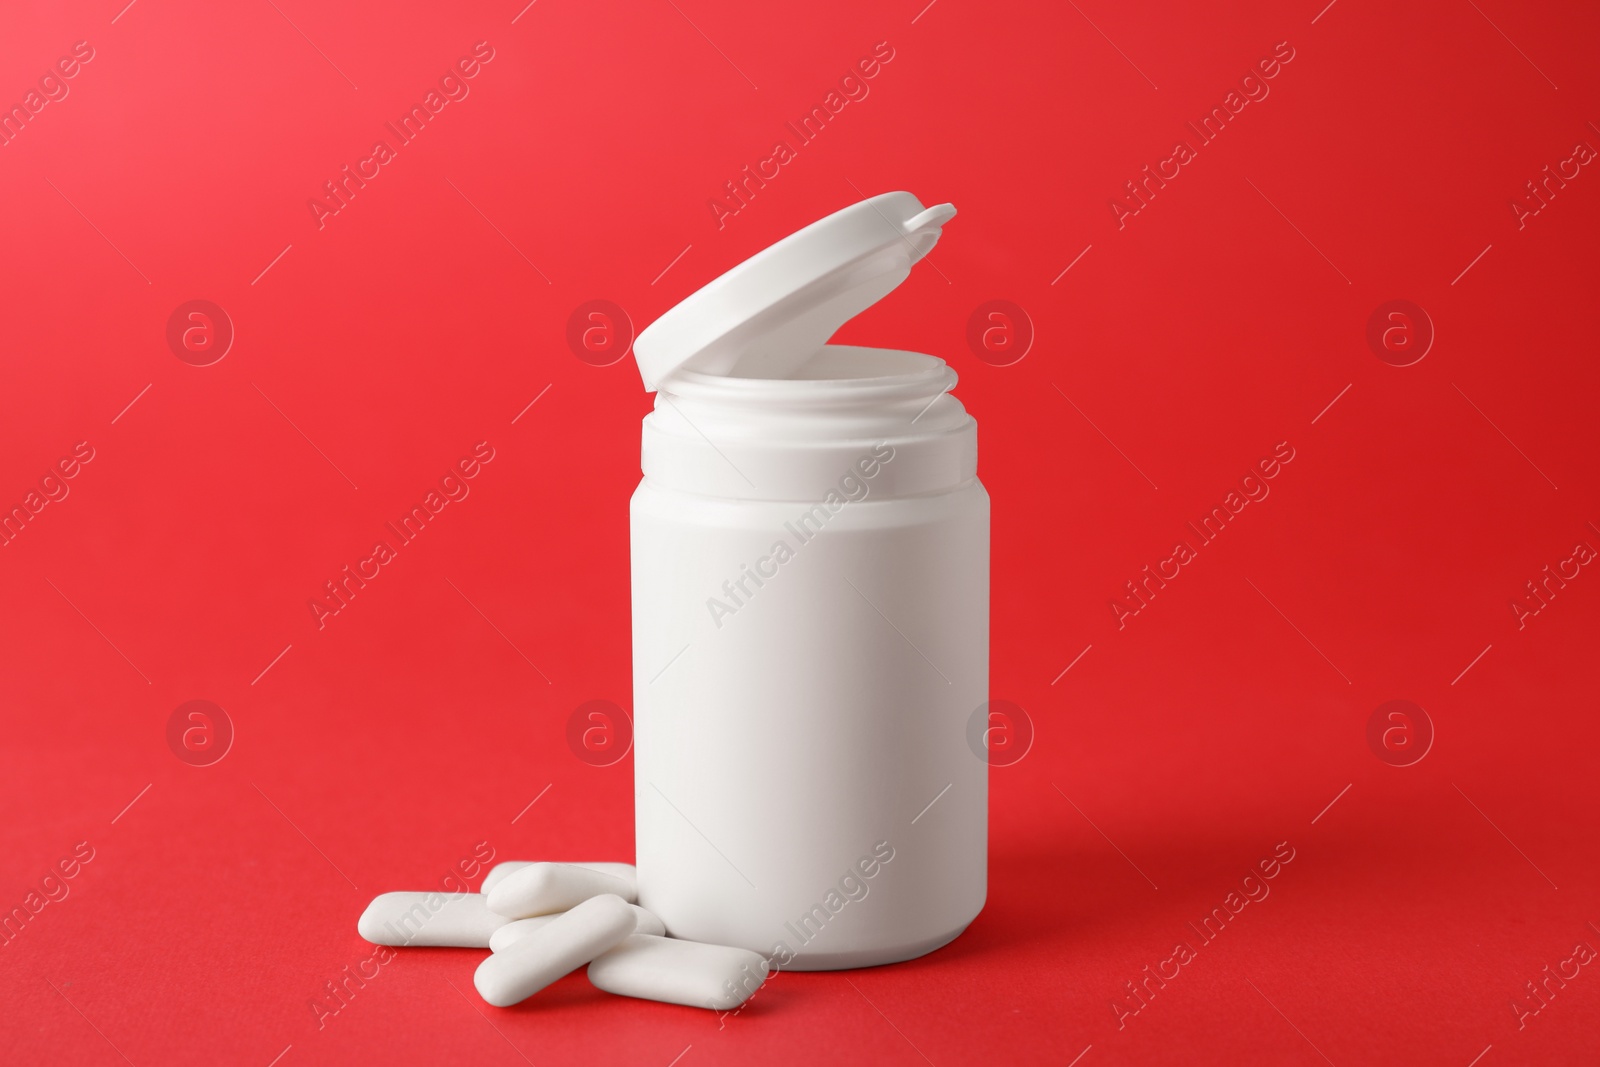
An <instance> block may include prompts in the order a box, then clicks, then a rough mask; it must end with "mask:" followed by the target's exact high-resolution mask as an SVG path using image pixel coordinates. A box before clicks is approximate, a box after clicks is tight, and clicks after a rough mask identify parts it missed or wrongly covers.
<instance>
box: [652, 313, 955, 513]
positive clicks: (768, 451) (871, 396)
mask: <svg viewBox="0 0 1600 1067" xmlns="http://www.w3.org/2000/svg"><path fill="white" fill-rule="evenodd" d="M955 383H956V375H955V372H954V371H952V370H951V369H950V368H949V367H948V366H947V365H946V364H945V363H944V361H943V360H940V359H936V358H934V357H933V356H927V355H923V354H921V353H917V352H901V351H895V350H890V349H873V348H856V347H848V346H840V345H829V346H825V347H824V348H823V349H822V350H821V351H820V352H819V353H818V354H817V356H815V357H813V359H812V360H811V361H810V362H808V363H807V364H805V365H804V366H802V367H801V368H800V369H799V370H798V371H796V372H795V374H794V376H792V377H788V378H735V377H727V376H718V375H708V374H699V373H695V372H689V371H680V372H678V373H677V374H675V375H673V376H672V377H671V378H669V379H668V380H666V381H664V382H662V383H661V386H660V389H659V391H658V393H657V397H656V406H655V410H654V411H653V412H651V414H650V415H649V416H647V417H646V418H645V422H644V452H643V468H644V474H645V478H646V480H647V481H650V482H652V483H653V484H657V485H659V486H661V487H663V488H669V489H678V490H682V491H685V492H691V493H698V494H702V495H706V496H715V497H725V498H733V499H753V500H814V499H820V498H821V497H822V496H824V495H825V494H826V493H828V492H829V491H830V490H832V489H833V488H834V487H836V486H837V485H838V483H839V482H840V480H841V478H842V477H845V476H847V475H849V473H850V472H851V471H856V472H857V473H858V474H859V473H860V472H861V471H863V470H872V471H873V472H874V473H873V475H872V489H873V493H874V495H875V496H876V497H880V498H881V497H895V496H918V495H925V494H928V493H935V492H945V491H948V490H950V489H954V488H956V487H958V486H960V485H963V484H965V483H966V482H968V481H971V480H972V478H974V477H975V476H976V470H977V444H976V423H974V421H973V420H972V418H971V417H970V416H969V415H968V414H967V413H966V409H965V408H963V407H962V405H961V402H960V401H959V400H957V399H956V398H955V397H953V396H951V395H950V389H951V388H953V387H954V385H955ZM885 456H888V457H890V458H887V459H886V458H885Z"/></svg>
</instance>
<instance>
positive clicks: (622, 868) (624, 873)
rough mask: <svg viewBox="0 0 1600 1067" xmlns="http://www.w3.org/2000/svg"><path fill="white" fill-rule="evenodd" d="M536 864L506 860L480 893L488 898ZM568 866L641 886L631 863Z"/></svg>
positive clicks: (491, 872) (486, 877)
mask: <svg viewBox="0 0 1600 1067" xmlns="http://www.w3.org/2000/svg"><path fill="white" fill-rule="evenodd" d="M534 862H535V861H533V860H506V861H505V862H504V863H497V864H495V865H494V866H493V867H491V868H489V873H488V874H486V875H484V876H483V885H481V886H479V887H478V892H480V893H482V894H484V895H485V896H487V895H488V894H489V893H491V892H492V891H493V890H494V887H495V886H497V885H499V884H500V883H501V882H503V881H505V880H506V878H508V877H509V876H510V875H512V874H515V873H516V872H517V871H520V870H522V868H524V867H532V866H533V864H534ZM567 866H569V867H587V868H589V869H590V870H591V871H599V872H600V873H601V874H610V875H615V876H616V877H618V878H621V879H623V880H624V881H626V882H628V883H629V884H631V885H634V886H637V885H638V884H639V871H638V868H636V867H634V865H633V864H631V863H576V862H571V863H568V864H567Z"/></svg>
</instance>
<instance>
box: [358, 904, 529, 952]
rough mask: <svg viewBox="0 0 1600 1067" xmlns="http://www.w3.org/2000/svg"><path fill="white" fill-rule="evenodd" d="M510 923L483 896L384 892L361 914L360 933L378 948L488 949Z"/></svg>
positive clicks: (359, 921)
mask: <svg viewBox="0 0 1600 1067" xmlns="http://www.w3.org/2000/svg"><path fill="white" fill-rule="evenodd" d="M510 921H511V920H509V919H507V918H506V917H505V916H504V915H497V914H495V913H494V912H492V911H490V910H489V909H488V907H487V905H486V898H485V897H484V895H483V894H482V893H383V894H380V895H379V896H377V897H374V898H373V900H372V903H371V904H368V905H367V910H366V911H364V912H362V913H361V918H360V919H359V920H358V921H357V922H356V932H357V933H359V934H360V935H361V936H362V937H364V938H366V939H367V940H368V941H371V942H372V943H373V944H374V945H410V946H413V947H419V946H420V947H431V948H487V947H488V945H489V938H490V935H491V934H493V933H494V932H495V931H496V930H498V929H500V928H501V927H502V926H505V925H506V924H507V923H508V922H510Z"/></svg>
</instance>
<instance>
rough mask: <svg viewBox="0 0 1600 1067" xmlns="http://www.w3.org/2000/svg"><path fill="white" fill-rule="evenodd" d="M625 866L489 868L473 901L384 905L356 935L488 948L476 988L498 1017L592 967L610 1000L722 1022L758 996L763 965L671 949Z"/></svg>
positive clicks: (712, 950)
mask: <svg viewBox="0 0 1600 1067" xmlns="http://www.w3.org/2000/svg"><path fill="white" fill-rule="evenodd" d="M637 898H638V889H637V875H636V872H635V871H634V868H633V865H632V864H629V863H528V862H520V861H511V862H507V863H501V864H498V865H497V866H495V868H494V869H493V870H491V871H490V872H489V873H488V875H487V876H485V878H484V880H483V889H482V892H479V893H384V894H383V895H381V896H379V897H377V898H376V899H374V900H373V902H372V903H371V904H368V905H367V910H366V911H364V912H362V913H361V920H360V922H359V923H357V926H356V929H357V930H358V931H359V932H360V934H361V936H362V937H364V938H366V939H367V940H368V941H371V942H372V943H373V944H375V945H393V946H396V947H400V946H412V947H418V946H430V947H449V948H487V949H489V950H490V951H491V953H492V955H490V956H489V958H488V959H486V960H484V961H483V962H482V963H481V964H479V965H478V970H477V972H476V973H474V974H473V976H472V984H473V985H474V986H476V987H477V990H478V994H479V995H480V996H481V997H483V999H484V1000H486V1001H488V1002H489V1003H490V1004H493V1005H494V1006H495V1007H498V1008H505V1007H510V1006H511V1005H512V1004H517V1003H520V1002H521V1001H524V1000H526V999H528V998H529V997H531V996H533V995H534V994H535V993H537V992H539V990H541V989H543V988H544V987H545V986H547V985H549V984H550V983H551V982H554V981H555V980H556V979H558V978H560V977H562V976H563V975H565V974H568V973H570V972H572V971H575V970H577V969H578V968H579V967H582V966H583V965H584V964H586V963H587V964H588V965H589V981H590V982H591V983H592V984H593V985H594V986H595V987H596V988H597V989H603V990H605V991H606V992H607V993H616V994H618V995H619V996H624V997H641V998H643V999H645V1000H660V1001H664V1002H666V1003H668V1004H686V1005H688V1006H689V1007H691V1008H710V1009H712V1010H713V1011H729V1010H732V1009H733V1008H736V1007H738V1006H739V1005H740V1004H742V1003H744V1001H745V1000H747V999H748V998H749V997H750V995H751V994H753V993H754V992H755V991H756V990H757V989H759V988H761V983H762V982H763V981H765V980H766V977H767V961H766V960H764V959H763V958H762V957H761V956H760V954H759V953H755V952H751V951H749V950H748V949H742V948H729V947H727V946H725V945H705V944H701V943H700V942H698V941H680V940H677V939H676V938H671V937H667V936H666V933H667V930H666V927H665V926H664V925H662V922H661V920H660V919H658V918H656V917H655V916H654V915H652V914H651V913H650V912H648V911H646V910H645V909H643V908H641V907H639V906H638V905H637V904H635V903H634V901H635V900H636V899H637Z"/></svg>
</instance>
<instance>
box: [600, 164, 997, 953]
mask: <svg viewBox="0 0 1600 1067" xmlns="http://www.w3.org/2000/svg"><path fill="white" fill-rule="evenodd" d="M953 214H954V209H953V208H950V207H949V205H941V206H940V207H935V208H931V209H924V208H923V207H922V205H921V204H920V203H919V202H918V201H917V200H916V198H915V197H913V196H911V194H909V193H890V194H886V195H884V196H879V197H875V198H873V199H871V200H867V201H863V202H862V203H859V204H856V205H853V206H851V207H849V208H846V209H844V210H843V211H840V212H838V213H836V214H834V215H831V216H829V217H828V218H826V219H823V220H822V221H820V222H818V223H815V224H813V225H812V226H809V227H807V228H806V229H804V230H801V231H800V232H799V233H796V234H794V235H792V236H790V237H789V238H786V239H785V240H784V241H782V242H780V243H778V244H777V245H774V246H772V247H771V248H769V249H767V250H766V251H764V252H762V253H761V254H760V255H758V256H756V257H754V258H752V259H751V260H749V261H747V262H746V263H744V264H741V265H740V266H739V267H737V268H735V269H734V270H733V271H731V272H729V273H728V274H726V275H724V276H723V277H722V278H719V279H717V280H716V281H715V282H712V283H711V284H710V285H708V286H706V287H705V288H704V289H702V290H700V291H699V292H698V293H696V294H694V295H693V296H691V297H689V298H688V299H687V300H685V301H684V302H683V303H681V304H679V305H678V306H677V307H675V308H674V309H672V310H671V311H669V312H668V313H667V314H666V315H664V316H662V318H661V319H659V320H657V322H656V323H655V324H653V325H652V326H651V327H650V328H649V329H647V330H646V331H644V332H643V333H641V334H640V336H639V338H638V340H637V342H636V343H635V354H636V357H637V359H638V361H639V366H640V370H641V373H642V374H643V377H644V379H645V384H646V386H647V387H648V388H653V389H655V390H656V391H657V399H656V406H655V410H654V411H653V412H652V413H651V414H650V415H649V416H648V417H647V418H646V419H645V422H644V439H643V464H642V465H643V470H644V479H643V481H642V482H641V484H640V486H639V489H638V491H637V492H636V493H635V494H634V497H633V502H632V566H633V656H634V738H635V740H634V746H635V747H634V752H635V769H636V782H635V786H636V797H635V805H636V833H637V838H638V841H637V845H638V847H637V863H638V870H639V902H640V904H641V905H643V906H644V907H646V908H648V909H649V910H650V911H652V912H654V913H655V914H656V915H659V916H660V917H661V919H662V921H663V922H664V923H665V924H666V926H667V929H668V931H669V932H670V933H671V934H673V935H674V936H677V937H683V938H688V939H691V940H696V941H708V942H713V943H717V944H726V945H737V946H740V947H743V948H749V949H752V950H754V951H757V952H760V953H762V954H763V955H765V956H767V957H768V958H769V960H770V962H771V963H772V965H773V966H776V967H785V968H793V969H801V970H822V969H832V968H842V967H861V966H870V965H874V964H882V963H891V962H895V961H897V960H904V959H910V958H912V957H914V956H919V955H922V954H923V953H926V952H930V951H932V950H933V949H935V948H938V947H939V946H941V945H943V944H946V943H947V942H949V941H950V940H951V939H953V938H954V937H956V936H957V935H958V934H960V933H961V931H962V930H964V929H965V928H966V926H967V924H968V923H970V922H971V921H972V919H973V918H974V917H975V916H976V915H977V913H978V911H979V909H980V908H982V906H983V901H984V895H985V890H986V881H987V879H986V849H987V815H988V802H987V792H988V773H987V772H988V767H987V763H986V762H985V760H984V759H983V758H982V756H981V752H975V751H974V750H973V748H972V747H971V745H970V744H969V740H968V736H969V730H968V727H969V723H970V722H971V721H972V717H973V716H974V714H975V713H979V710H978V709H980V707H981V706H983V705H984V704H985V702H986V701H987V699H988V696H987V693H988V656H989V648H988V633H989V615H988V607H989V498H988V494H987V493H986V492H985V491H984V488H983V486H982V485H981V484H980V483H979V482H978V479H977V428H976V424H975V422H974V421H973V419H972V418H971V417H970V416H969V415H968V414H967V413H966V411H965V409H963V407H962V406H961V404H960V402H959V401H957V400H956V399H955V398H954V397H953V396H951V395H950V394H949V390H950V389H951V388H952V387H953V386H954V385H955V380H956V376H955V373H954V372H953V371H951V370H950V369H949V368H948V367H947V366H945V364H944V363H943V361H941V360H938V359H935V358H934V357H932V356H927V355H922V354H920V353H915V352H902V351H894V350H887V349H870V348H855V347H844V346H831V345H826V344H825V342H826V340H827V338H828V337H830V336H831V335H832V334H833V332H834V331H835V330H836V329H837V328H838V326H839V325H840V324H842V323H843V322H844V321H845V320H846V319H848V318H849V317H851V316H852V315H854V314H856V313H857V312H859V311H860V310H862V309H863V308H864V307H866V306H867V305H869V304H871V303H872V302H874V301H875V300H877V299H878V298H879V297H881V296H882V295H884V294H885V293H887V292H888V291H889V290H891V289H893V288H894V286H896V285H898V284H899V283H900V282H901V281H902V280H904V278H905V277H906V276H907V274H908V273H909V271H910V267H911V264H912V263H913V262H915V260H916V259H918V258H920V257H921V256H922V255H924V254H926V252H927V251H928V249H930V248H931V247H932V246H933V243H934V242H935V241H936V240H937V239H938V236H939V230H940V226H941V225H942V224H943V222H944V221H946V220H948V218H949V217H950V216H952V215H953Z"/></svg>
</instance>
